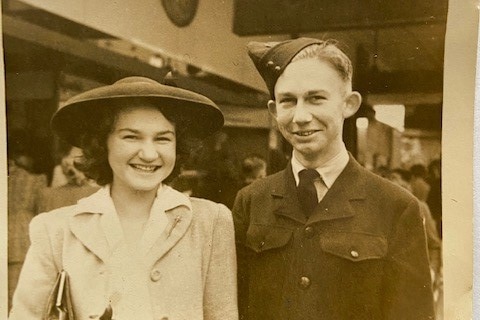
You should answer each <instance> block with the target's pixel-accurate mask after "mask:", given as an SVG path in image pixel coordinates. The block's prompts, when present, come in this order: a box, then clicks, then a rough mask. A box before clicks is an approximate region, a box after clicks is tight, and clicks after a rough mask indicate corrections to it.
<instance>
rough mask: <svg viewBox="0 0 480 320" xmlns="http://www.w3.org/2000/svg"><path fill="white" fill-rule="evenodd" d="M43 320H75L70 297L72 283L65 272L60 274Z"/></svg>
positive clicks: (49, 298)
mask: <svg viewBox="0 0 480 320" xmlns="http://www.w3.org/2000/svg"><path fill="white" fill-rule="evenodd" d="M43 320H75V315H74V313H73V304H72V299H71V297H70V282H69V279H68V274H67V272H66V271H65V270H62V271H60V272H59V273H58V275H57V279H56V280H55V284H54V286H53V289H52V291H51V292H50V295H49V297H48V301H47V307H46V309H45V317H44V318H43Z"/></svg>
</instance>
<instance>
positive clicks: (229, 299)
mask: <svg viewBox="0 0 480 320" xmlns="http://www.w3.org/2000/svg"><path fill="white" fill-rule="evenodd" d="M218 208H219V211H218V215H217V219H216V222H215V225H214V228H213V237H212V249H211V255H210V262H209V268H208V272H207V277H206V284H205V296H204V318H205V320H236V319H238V308H237V265H236V254H235V239H234V229H233V221H232V215H231V213H230V210H228V209H227V208H226V207H225V206H223V205H219V206H218Z"/></svg>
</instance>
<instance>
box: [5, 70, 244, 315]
mask: <svg viewBox="0 0 480 320" xmlns="http://www.w3.org/2000/svg"><path fill="white" fill-rule="evenodd" d="M222 124H223V115H222V113H221V112H220V110H219V109H218V108H217V107H216V105H215V104H214V103H213V102H212V101H210V100H209V99H207V98H206V97H204V96H201V95H198V94H196V93H193V92H190V91H186V90H182V89H179V88H173V87H169V86H165V85H161V84H159V83H157V82H155V81H153V80H151V79H147V78H142V77H129V78H125V79H122V80H120V81H117V82H116V83H114V84H113V85H111V86H105V87H100V88H97V89H93V90H91V91H87V92H85V93H83V94H81V95H78V96H76V97H74V98H72V99H71V100H69V102H68V103H67V104H66V105H65V106H64V107H63V108H61V109H60V110H59V111H57V113H56V114H55V115H54V117H53V119H52V126H53V129H54V130H55V131H56V132H57V133H58V135H59V136H60V137H61V138H63V139H64V140H66V141H67V142H69V143H70V144H72V145H75V146H78V147H80V148H82V150H83V157H84V159H83V163H82V170H83V171H84V172H85V174H86V175H87V176H88V177H90V178H93V179H94V180H95V181H96V182H97V183H98V184H99V185H101V186H104V187H103V188H102V189H101V190H99V191H98V192H96V193H95V194H93V195H91V196H90V197H87V198H84V199H82V200H81V201H79V202H78V204H76V205H73V206H69V207H64V208H60V209H57V210H54V211H50V212H48V213H43V214H40V215H38V216H37V217H35V218H34V220H33V221H32V223H31V225H30V238H31V240H32V245H31V246H30V249H29V251H28V254H27V258H26V261H25V264H24V267H23V269H22V273H21V276H20V280H19V284H18V287H17V290H16V292H15V295H14V300H13V308H12V310H11V313H10V319H12V320H13V319H21V320H24V319H43V312H44V307H45V304H46V302H47V299H48V296H49V294H50V290H51V289H52V286H53V284H54V281H55V278H56V275H57V273H58V272H59V271H60V270H62V269H63V270H66V271H67V273H68V274H69V276H70V284H71V295H72V300H73V305H74V310H75V314H76V316H77V317H78V319H97V318H99V317H100V316H101V315H102V314H103V313H104V312H105V311H106V310H110V309H113V319H115V320H123V319H127V320H131V319H167V318H168V319H222V320H223V319H237V318H238V312H237V304H236V265H235V245H234V234H233V224H232V218H231V215H230V212H229V210H228V209H227V208H226V207H225V206H223V205H220V204H215V203H213V202H210V201H207V200H202V199H196V198H188V197H187V196H185V195H184V194H182V193H180V192H178V191H175V190H173V189H172V188H170V187H168V186H166V185H165V183H164V182H165V181H167V180H168V179H169V178H170V176H171V174H172V172H174V168H175V167H176V166H180V163H179V162H181V161H182V159H183V158H184V157H185V156H186V154H187V153H188V150H189V148H188V146H189V141H190V137H197V138H201V137H205V136H206V135H209V134H211V133H213V132H215V131H216V130H218V129H220V127H221V126H222Z"/></svg>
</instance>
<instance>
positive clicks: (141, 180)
mask: <svg viewBox="0 0 480 320" xmlns="http://www.w3.org/2000/svg"><path fill="white" fill-rule="evenodd" d="M107 149H108V163H109V164H110V167H111V168H112V171H113V182H112V190H113V189H120V188H122V189H127V190H133V191H136V192H138V191H145V192H147V191H153V190H156V189H157V188H158V186H159V185H160V184H161V183H162V181H163V180H165V178H167V177H168V176H169V175H170V173H171V172H172V171H173V168H174V166H175V160H176V135H175V125H174V124H173V123H171V122H170V121H169V120H167V119H166V118H165V117H164V116H163V114H162V113H161V112H160V111H159V110H158V109H156V108H154V107H152V106H148V105H136V106H134V107H127V108H125V109H122V111H120V113H119V114H118V115H117V119H116V121H115V123H114V125H113V129H112V132H111V133H110V135H109V136H108V138H107Z"/></svg>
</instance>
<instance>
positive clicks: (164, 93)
mask: <svg viewBox="0 0 480 320" xmlns="http://www.w3.org/2000/svg"><path fill="white" fill-rule="evenodd" d="M132 98H141V99H145V100H146V101H148V102H149V103H151V104H152V105H154V106H158V107H159V109H160V110H162V108H170V110H173V112H174V113H177V112H178V115H179V118H181V119H182V122H181V124H180V125H182V126H185V129H186V131H187V132H189V133H190V135H192V136H194V137H198V138H204V137H206V136H208V135H210V134H212V133H214V132H216V131H218V130H220V128H221V127H222V126H223V123H224V118H223V114H222V112H221V111H220V109H219V108H218V106H217V105H216V104H215V103H214V102H213V101H212V100H210V99H208V98H207V97H205V96H203V95H201V94H198V93H195V92H192V91H189V90H185V89H181V88H177V87H174V86H169V85H164V84H160V83H158V82H157V81H155V80H152V79H149V78H144V77H128V78H124V79H121V80H119V81H117V82H115V83H114V84H112V85H108V86H103V87H99V88H95V89H92V90H89V91H86V92H84V93H81V94H79V95H77V96H74V97H73V98H71V99H69V100H68V101H67V102H66V103H65V105H63V106H62V107H61V108H59V109H58V110H57V112H56V113H55V114H54V115H53V117H52V121H51V126H52V129H53V131H54V132H56V133H57V134H58V136H59V137H60V138H61V139H63V140H65V141H66V142H68V143H69V144H71V145H74V146H80V139H81V137H82V136H83V133H85V131H86V130H90V129H91V125H92V122H94V121H92V119H95V118H94V117H96V116H98V115H100V114H101V112H98V111H101V110H102V108H108V107H111V106H112V105H114V106H115V105H118V104H115V103H112V102H116V101H122V100H128V99H132ZM96 120H98V119H96ZM96 122H97V123H98V121H96Z"/></svg>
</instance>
